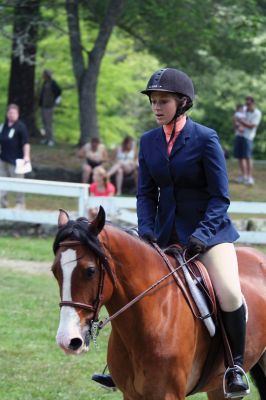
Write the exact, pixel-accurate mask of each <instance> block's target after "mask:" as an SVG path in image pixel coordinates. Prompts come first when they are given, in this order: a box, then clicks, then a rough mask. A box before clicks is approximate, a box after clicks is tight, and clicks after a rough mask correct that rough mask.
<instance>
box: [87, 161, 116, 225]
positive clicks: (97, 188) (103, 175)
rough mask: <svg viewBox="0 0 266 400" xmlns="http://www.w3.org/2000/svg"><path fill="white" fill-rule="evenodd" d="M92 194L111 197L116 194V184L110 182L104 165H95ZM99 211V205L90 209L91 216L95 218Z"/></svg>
mask: <svg viewBox="0 0 266 400" xmlns="http://www.w3.org/2000/svg"><path fill="white" fill-rule="evenodd" d="M89 191H90V195H91V196H101V197H110V196H114V194H115V187H114V185H113V184H112V183H111V182H109V178H108V175H107V172H106V170H105V169H104V168H103V167H102V166H99V167H95V168H94V170H93V183H92V184H91V185H90V188H89ZM97 213H98V207H93V208H90V209H89V218H90V219H92V218H94V217H95V216H96V215H97Z"/></svg>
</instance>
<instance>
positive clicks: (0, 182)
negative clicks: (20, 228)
mask: <svg viewBox="0 0 266 400" xmlns="http://www.w3.org/2000/svg"><path fill="white" fill-rule="evenodd" d="M1 190H6V191H9V192H11V191H12V192H24V193H35V194H42V195H51V196H65V197H74V198H76V199H77V201H78V206H77V210H75V211H73V212H71V215H72V217H77V216H86V215H87V210H88V208H89V207H96V206H99V205H100V204H101V205H102V206H103V207H104V208H105V210H106V211H107V214H109V217H110V219H111V218H112V217H115V219H116V220H118V221H121V222H126V223H127V224H129V225H133V226H136V225H137V216H136V199H135V198H134V197H89V196H88V185H86V184H81V183H68V182H57V181H56V182H55V181H42V180H35V179H16V178H1V177H0V191H1ZM62 207H64V205H63V204H62ZM229 213H231V214H242V215H243V214H248V215H256V214H257V215H258V214H259V215H261V214H263V215H264V214H266V203H260V202H254V203H253V202H242V201H241V202H239V201H235V202H234V201H233V202H232V203H231V204H230V207H229ZM57 218H58V210H56V211H47V210H38V211H37V210H27V209H26V210H16V209H15V208H0V221H1V220H2V221H3V220H7V221H22V222H32V223H46V224H53V225H55V224H57ZM239 233H240V239H239V240H238V241H239V242H241V243H253V244H266V232H260V231H240V232H239Z"/></svg>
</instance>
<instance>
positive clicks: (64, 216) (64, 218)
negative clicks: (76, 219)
mask: <svg viewBox="0 0 266 400" xmlns="http://www.w3.org/2000/svg"><path fill="white" fill-rule="evenodd" d="M69 219H70V218H69V215H68V213H67V212H66V211H65V210H63V209H62V208H59V215H58V226H59V227H61V226H63V225H65V224H67V223H68V221H69Z"/></svg>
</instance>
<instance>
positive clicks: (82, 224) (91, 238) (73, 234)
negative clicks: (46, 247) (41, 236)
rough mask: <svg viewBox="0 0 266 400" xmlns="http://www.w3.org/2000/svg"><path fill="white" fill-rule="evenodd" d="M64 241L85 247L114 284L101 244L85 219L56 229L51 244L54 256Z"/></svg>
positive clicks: (70, 222) (71, 221)
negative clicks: (70, 241)
mask: <svg viewBox="0 0 266 400" xmlns="http://www.w3.org/2000/svg"><path fill="white" fill-rule="evenodd" d="M64 240H77V241H79V242H80V243H82V244H83V245H85V246H86V247H87V248H88V249H89V250H90V251H91V252H92V253H93V254H94V255H95V256H96V257H97V258H98V260H99V262H100V263H101V265H102V266H103V267H104V269H105V270H106V271H107V272H108V273H109V275H110V277H111V279H112V281H113V282H114V277H113V272H112V270H111V267H110V265H109V263H108V260H107V257H106V255H105V253H104V249H103V247H102V245H101V242H100V241H99V239H98V237H97V235H96V234H95V232H94V231H93V229H91V228H90V225H89V222H88V220H87V219H86V218H83V217H81V218H78V219H77V220H75V221H73V220H69V221H68V222H67V223H66V224H65V225H63V226H61V227H59V228H58V231H57V234H56V237H55V240H54V243H53V251H54V254H55V253H56V252H57V250H58V248H59V246H60V243H61V242H63V241H64Z"/></svg>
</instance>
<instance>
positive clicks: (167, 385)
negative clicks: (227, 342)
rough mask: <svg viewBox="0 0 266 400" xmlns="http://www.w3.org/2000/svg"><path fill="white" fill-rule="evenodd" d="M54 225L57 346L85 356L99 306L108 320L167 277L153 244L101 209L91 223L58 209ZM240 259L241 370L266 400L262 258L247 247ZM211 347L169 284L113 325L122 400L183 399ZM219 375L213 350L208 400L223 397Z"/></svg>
mask: <svg viewBox="0 0 266 400" xmlns="http://www.w3.org/2000/svg"><path fill="white" fill-rule="evenodd" d="M58 221H59V229H58V233H57V236H56V238H55V242H54V252H55V255H56V256H55V261H54V264H53V268H52V270H53V273H54V275H55V277H56V279H57V281H58V284H59V287H60V295H61V303H60V305H61V313H60V325H59V328H58V332H57V342H58V344H59V346H60V347H61V348H62V349H63V350H64V351H65V352H66V353H72V354H79V353H81V352H83V351H86V350H88V344H89V339H90V337H91V320H92V319H95V318H97V315H98V311H99V309H100V307H101V306H102V305H103V304H104V305H105V306H106V308H107V310H108V313H109V315H113V314H114V313H115V312H116V311H117V310H119V309H121V308H122V307H123V306H124V305H126V304H127V303H129V301H130V300H131V299H133V298H134V297H136V296H137V295H138V294H139V293H141V292H143V291H144V290H145V289H146V288H148V287H149V286H151V285H152V284H153V283H154V282H156V281H158V280H160V279H161V278H162V277H163V276H164V275H166V274H167V272H168V270H167V268H166V265H165V262H164V261H163V259H162V258H161V256H160V255H159V254H158V253H157V252H156V251H155V250H154V249H153V248H152V247H151V246H150V245H148V244H146V243H145V242H144V241H142V240H141V239H139V238H137V237H134V236H132V235H129V234H128V233H127V232H125V231H123V230H122V229H119V228H117V227H114V226H112V225H110V224H105V213H104V211H103V209H102V208H100V211H99V213H98V216H97V217H96V219H95V220H94V221H93V222H92V223H89V222H88V221H87V220H86V219H85V218H84V219H82V218H81V219H78V220H76V221H71V220H69V217H68V215H67V213H66V212H65V211H63V210H61V211H60V214H59V220H58ZM237 254H238V260H239V266H240V272H241V284H242V288H243V293H244V296H245V299H246V302H247V304H248V310H249V319H248V323H247V343H246V354H245V365H244V367H245V370H246V371H249V370H251V371H255V372H256V376H257V378H258V382H259V386H258V387H259V391H260V394H261V398H262V399H265V393H266V392H265V388H266V378H265V371H266V368H265V367H266V351H265V348H266V313H265V310H266V263H265V261H266V258H265V256H264V255H263V254H262V253H260V252H259V251H257V250H255V249H252V248H239V249H238V250H237ZM169 259H170V260H171V257H169ZM172 261H173V260H172ZM209 344H210V337H209V335H208V333H207V330H206V328H205V326H204V325H203V323H202V322H201V321H200V320H198V319H195V317H194V316H193V314H192V312H191V309H190V307H189V306H188V303H187V301H186V300H185V298H184V296H183V294H182V292H181V290H180V289H179V288H178V287H177V285H176V283H175V281H174V280H173V279H172V277H169V278H167V279H166V280H164V281H163V282H162V283H161V284H160V285H158V286H156V288H154V289H153V290H152V291H150V292H149V293H148V294H147V295H146V296H145V297H143V298H142V299H141V300H140V301H138V302H136V303H135V304H134V305H132V306H131V307H129V308H128V309H127V310H126V311H124V312H123V313H121V314H120V315H119V316H118V317H117V318H114V319H113V320H112V332H111V335H110V339H109V346H108V367H109V370H110V372H111V374H112V377H113V379H114V381H115V383H116V385H117V387H118V388H119V389H120V390H121V391H122V393H123V396H124V399H125V400H133V399H134V400H140V399H142V400H143V399H147V400H184V399H185V396H186V395H187V394H189V393H190V392H191V390H192V389H193V388H194V387H195V386H196V384H197V382H198V380H199V378H200V376H201V372H202V368H203V364H204V361H205V359H206V355H207V353H208V347H209ZM223 374H224V365H223V354H222V351H221V350H218V349H217V359H216V362H215V364H214V368H213V369H212V372H211V375H210V377H209V380H208V383H207V384H206V385H205V386H204V387H203V388H202V389H201V391H202V392H207V394H208V398H209V400H222V399H223V398H224V395H223V389H222V378H223ZM263 396H264V397H263Z"/></svg>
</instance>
